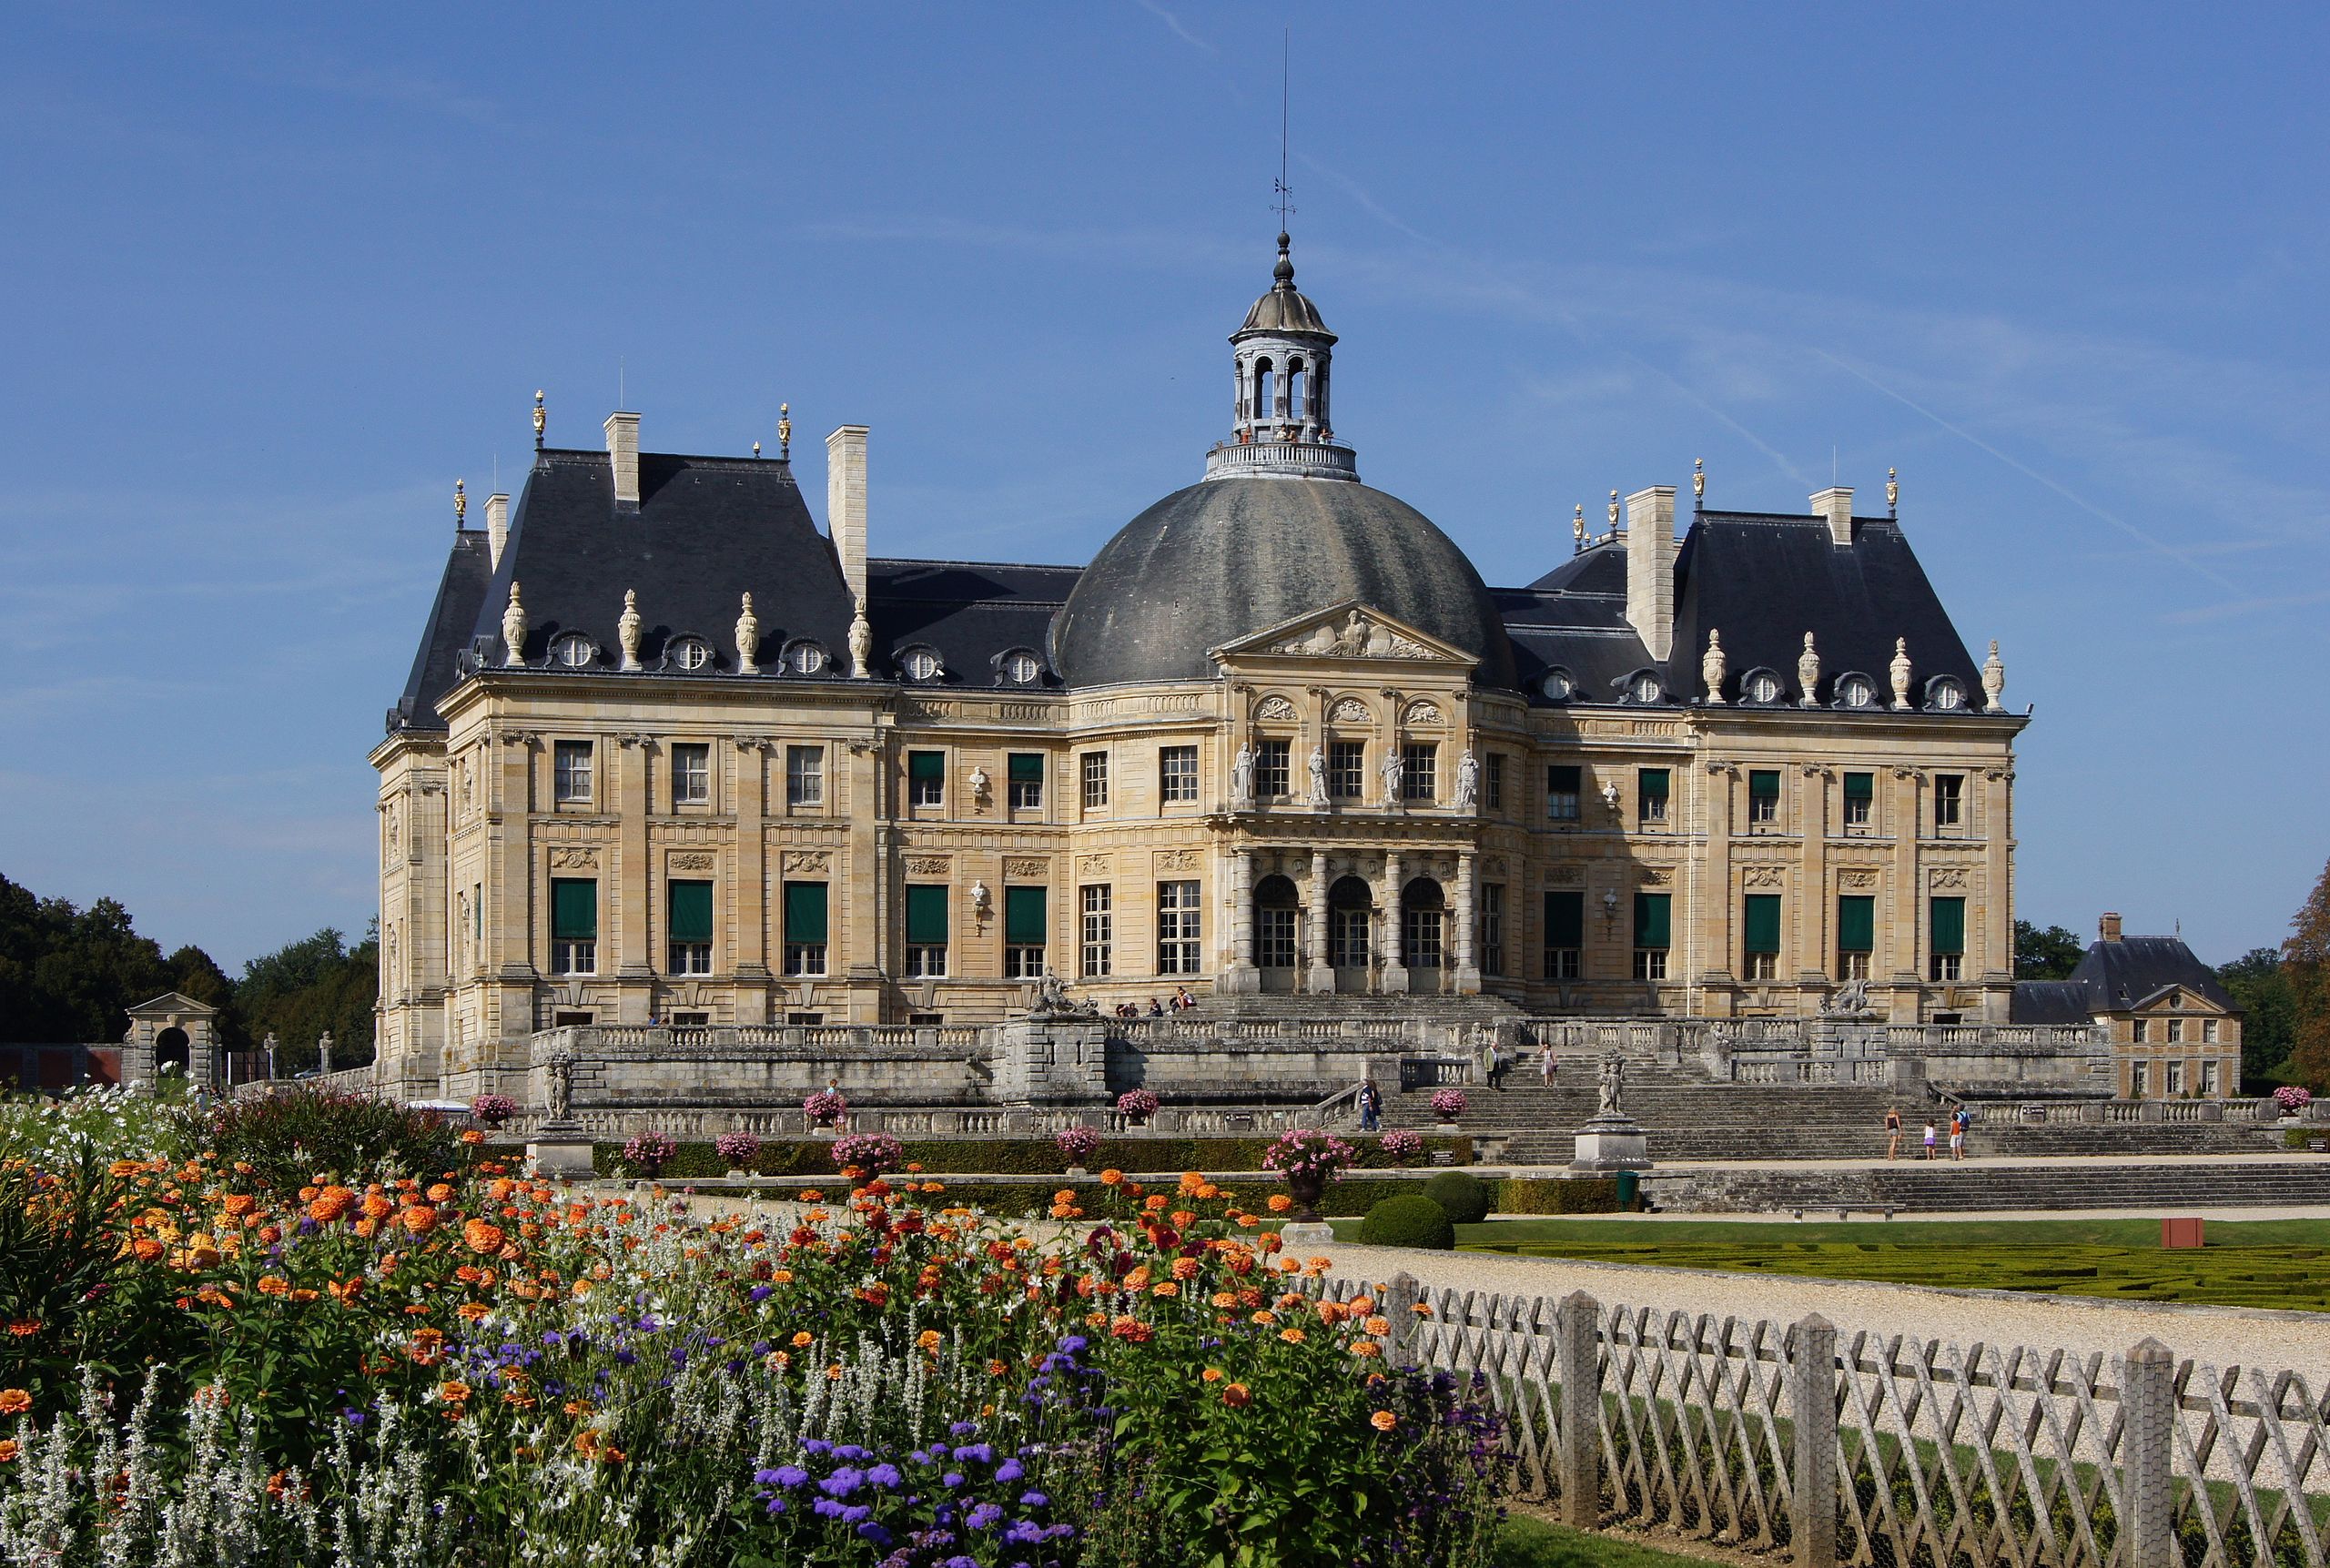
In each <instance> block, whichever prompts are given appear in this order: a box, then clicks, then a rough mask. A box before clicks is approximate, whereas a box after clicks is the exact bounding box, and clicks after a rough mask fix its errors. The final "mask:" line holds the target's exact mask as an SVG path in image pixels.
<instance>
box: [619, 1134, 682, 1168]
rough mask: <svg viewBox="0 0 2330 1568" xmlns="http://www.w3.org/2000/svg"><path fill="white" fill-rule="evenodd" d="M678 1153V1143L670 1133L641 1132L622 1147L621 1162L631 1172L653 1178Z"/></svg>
mask: <svg viewBox="0 0 2330 1568" xmlns="http://www.w3.org/2000/svg"><path fill="white" fill-rule="evenodd" d="M679 1152H680V1146H679V1142H678V1140H677V1139H675V1138H673V1137H672V1135H671V1134H670V1133H668V1132H643V1133H641V1134H640V1135H639V1136H638V1137H636V1138H633V1139H632V1140H631V1141H630V1142H629V1143H626V1144H624V1145H623V1163H624V1164H625V1165H627V1166H629V1167H631V1168H633V1170H643V1171H645V1172H646V1173H647V1174H648V1175H650V1176H653V1175H655V1174H656V1173H658V1172H659V1171H661V1170H662V1169H663V1168H664V1164H665V1162H666V1161H668V1160H669V1159H670V1158H672V1157H673V1156H674V1155H675V1154H677V1153H679Z"/></svg>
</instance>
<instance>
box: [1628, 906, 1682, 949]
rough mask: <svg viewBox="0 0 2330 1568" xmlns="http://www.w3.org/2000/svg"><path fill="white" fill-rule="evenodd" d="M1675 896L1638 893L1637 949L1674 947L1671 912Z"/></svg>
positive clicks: (1636, 913)
mask: <svg viewBox="0 0 2330 1568" xmlns="http://www.w3.org/2000/svg"><path fill="white" fill-rule="evenodd" d="M1673 904H1674V895H1672V894H1669V893H1637V894H1636V895H1635V946H1637V947H1667V946H1673V942H1672V939H1671V936H1670V931H1671V924H1670V917H1669V916H1670V911H1671V909H1672V907H1673Z"/></svg>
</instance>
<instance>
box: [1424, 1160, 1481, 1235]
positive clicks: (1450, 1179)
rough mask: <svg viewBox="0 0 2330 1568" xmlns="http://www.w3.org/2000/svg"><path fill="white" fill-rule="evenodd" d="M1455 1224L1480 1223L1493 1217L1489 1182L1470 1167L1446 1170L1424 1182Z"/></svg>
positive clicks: (1428, 1190) (1449, 1219)
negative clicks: (1491, 1214) (1490, 1215)
mask: <svg viewBox="0 0 2330 1568" xmlns="http://www.w3.org/2000/svg"><path fill="white" fill-rule="evenodd" d="M1423 1195H1424V1196H1425V1197H1426V1198H1429V1199H1432V1200H1433V1202H1434V1203H1437V1204H1438V1205H1440V1207H1441V1208H1442V1209H1443V1210H1444V1211H1445V1212H1446V1213H1447V1215H1448V1222H1449V1223H1450V1224H1451V1225H1478V1224H1479V1223H1480V1222H1481V1221H1482V1220H1484V1219H1487V1218H1488V1217H1489V1184H1488V1183H1487V1182H1485V1181H1483V1180H1482V1179H1480V1178H1479V1177H1477V1176H1474V1174H1473V1173H1472V1172H1470V1171H1468V1170H1444V1171H1442V1172H1441V1173H1440V1174H1439V1175H1438V1176H1435V1177H1433V1179H1431V1180H1429V1181H1427V1182H1425V1183H1424V1184H1423Z"/></svg>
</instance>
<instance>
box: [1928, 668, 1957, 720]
mask: <svg viewBox="0 0 2330 1568" xmlns="http://www.w3.org/2000/svg"><path fill="white" fill-rule="evenodd" d="M1965 705H1966V688H1965V687H1964V686H1963V685H1960V683H1959V682H1958V679H1957V677H1955V676H1953V675H1936V676H1935V677H1934V678H1933V679H1932V680H1930V681H1929V682H1927V683H1926V706H1927V707H1929V708H1931V709H1933V710H1934V711H1935V712H1936V713H1956V712H1957V711H1958V710H1959V709H1960V708H1962V707H1964V706H1965Z"/></svg>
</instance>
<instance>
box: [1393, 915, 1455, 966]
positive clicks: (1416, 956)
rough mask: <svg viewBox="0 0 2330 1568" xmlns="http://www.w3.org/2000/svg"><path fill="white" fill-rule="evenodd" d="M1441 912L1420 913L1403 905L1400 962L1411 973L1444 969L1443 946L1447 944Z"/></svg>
mask: <svg viewBox="0 0 2330 1568" xmlns="http://www.w3.org/2000/svg"><path fill="white" fill-rule="evenodd" d="M1446 913H1447V912H1446V911H1445V910H1442V909H1419V908H1417V907H1416V906H1415V905H1413V904H1409V905H1402V906H1401V909H1400V926H1401V932H1400V936H1401V942H1400V961H1401V962H1402V963H1403V964H1405V965H1406V966H1408V967H1409V968H1411V969H1437V968H1439V967H1440V966H1441V957H1442V944H1443V943H1444V940H1445V932H1446V930H1447V926H1446V923H1445V922H1444V920H1443V919H1442V918H1441V917H1442V916H1444V914H1446Z"/></svg>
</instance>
